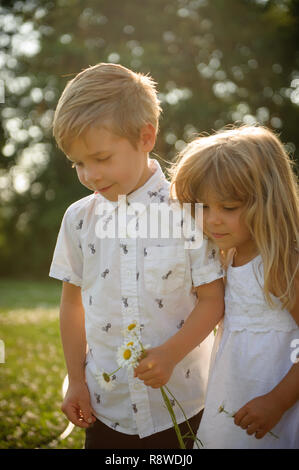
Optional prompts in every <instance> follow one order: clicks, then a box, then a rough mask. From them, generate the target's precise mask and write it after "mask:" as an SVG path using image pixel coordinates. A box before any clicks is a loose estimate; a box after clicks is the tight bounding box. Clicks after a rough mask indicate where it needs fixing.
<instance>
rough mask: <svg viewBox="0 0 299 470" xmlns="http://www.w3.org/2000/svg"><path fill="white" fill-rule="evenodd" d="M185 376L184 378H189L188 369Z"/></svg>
mask: <svg viewBox="0 0 299 470" xmlns="http://www.w3.org/2000/svg"><path fill="white" fill-rule="evenodd" d="M185 377H186V379H189V378H190V369H188V370H187V372H186V375H185Z"/></svg>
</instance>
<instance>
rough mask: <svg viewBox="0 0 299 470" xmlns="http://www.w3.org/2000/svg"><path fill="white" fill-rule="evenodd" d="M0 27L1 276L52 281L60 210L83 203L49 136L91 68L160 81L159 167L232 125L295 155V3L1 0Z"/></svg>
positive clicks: (298, 71)
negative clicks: (77, 79)
mask: <svg viewBox="0 0 299 470" xmlns="http://www.w3.org/2000/svg"><path fill="white" fill-rule="evenodd" d="M0 24H1V31H2V32H1V33H0V44H1V52H0V65H1V67H0V79H1V80H2V82H1V83H3V84H4V91H5V102H4V103H2V104H1V117H2V120H1V127H0V139H1V154H0V190H1V193H0V252H1V265H0V275H7V274H9V275H19V276H21V275H22V276H30V277H32V276H47V273H48V268H49V264H50V260H51V256H52V252H53V248H54V245H55V240H56V236H57V232H58V229H59V225H60V221H61V217H62V215H63V213H64V211H65V209H66V207H67V206H68V205H69V204H70V203H71V202H73V201H75V200H77V199H79V198H80V197H83V196H85V195H87V194H89V192H88V191H87V190H86V189H84V188H83V187H82V186H80V184H79V183H78V182H77V179H76V175H75V173H74V171H72V170H71V169H70V165H69V163H67V161H66V159H65V158H64V156H63V155H62V153H61V152H60V151H59V150H58V149H57V146H56V145H55V143H54V141H53V138H52V132H51V122H52V118H53V112H54V109H55V106H56V103H57V100H58V99H59V96H60V94H61V92H62V90H63V88H64V87H65V85H66V83H67V81H68V80H69V79H70V78H72V77H73V76H74V75H75V74H76V73H78V72H80V71H81V70H82V69H84V68H85V67H88V66H89V65H94V64H96V63H98V62H119V63H121V64H123V65H125V66H127V67H129V68H132V69H133V70H136V71H140V72H143V73H149V74H151V75H152V76H153V78H154V79H155V80H156V81H157V82H158V90H159V93H160V97H161V100H162V107H163V116H162V119H161V124H160V133H159V135H158V139H157V144H156V148H155V153H156V154H158V155H160V156H161V157H162V158H164V159H167V160H171V159H172V158H173V157H174V155H175V154H176V153H177V152H178V151H179V150H180V149H181V148H182V147H183V146H184V145H185V143H186V142H187V141H189V140H190V139H192V138H193V137H194V135H196V134H198V133H200V132H203V131H207V132H211V131H212V130H214V129H219V128H221V127H223V126H225V125H226V124H230V123H233V122H236V121H237V122H244V123H254V122H256V121H258V122H261V123H263V124H265V125H266V126H269V127H271V128H273V129H274V130H276V131H278V132H279V133H280V135H281V138H282V140H283V141H284V142H285V144H286V146H287V148H288V150H289V151H290V152H291V153H292V154H293V155H296V154H295V150H296V148H298V146H299V136H298V131H297V119H298V104H299V57H298V49H297V44H298V43H299V41H298V39H299V38H298V35H299V32H298V31H299V28H298V26H299V1H298V0H293V1H292V0H284V1H277V0H276V1H275V0H272V1H271V0H268V1H267V0H256V1H253V0H213V1H212V0H210V1H209V0H151V1H149V2H142V1H140V0H130V1H128V2H124V1H121V0H114V1H113V2H107V1H104V0H58V1H56V2H53V1H49V2H42V1H41V0H30V1H26V2H25V1H17V2H9V1H6V2H2V6H1V7H0Z"/></svg>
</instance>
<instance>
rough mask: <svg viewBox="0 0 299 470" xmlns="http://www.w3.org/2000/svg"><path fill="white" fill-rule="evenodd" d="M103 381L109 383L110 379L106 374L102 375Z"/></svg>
mask: <svg viewBox="0 0 299 470" xmlns="http://www.w3.org/2000/svg"><path fill="white" fill-rule="evenodd" d="M103 379H104V380H105V382H110V377H109V375H108V374H107V373H106V372H104V373H103Z"/></svg>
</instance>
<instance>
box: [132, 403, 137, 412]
mask: <svg viewBox="0 0 299 470" xmlns="http://www.w3.org/2000/svg"><path fill="white" fill-rule="evenodd" d="M132 408H133V411H134V413H137V412H138V410H137V406H136V404H135V403H133V404H132Z"/></svg>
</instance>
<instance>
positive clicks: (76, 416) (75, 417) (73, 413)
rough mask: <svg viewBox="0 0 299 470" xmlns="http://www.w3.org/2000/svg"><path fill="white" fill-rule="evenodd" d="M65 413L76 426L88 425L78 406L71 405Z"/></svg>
mask: <svg viewBox="0 0 299 470" xmlns="http://www.w3.org/2000/svg"><path fill="white" fill-rule="evenodd" d="M64 414H65V415H66V417H67V419H68V420H69V421H70V422H71V423H73V424H74V425H75V426H79V427H80V428H87V427H88V424H87V423H85V421H84V420H83V417H80V412H79V410H78V409H77V408H75V407H73V406H71V407H69V408H68V409H67V410H65V411H64Z"/></svg>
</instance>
